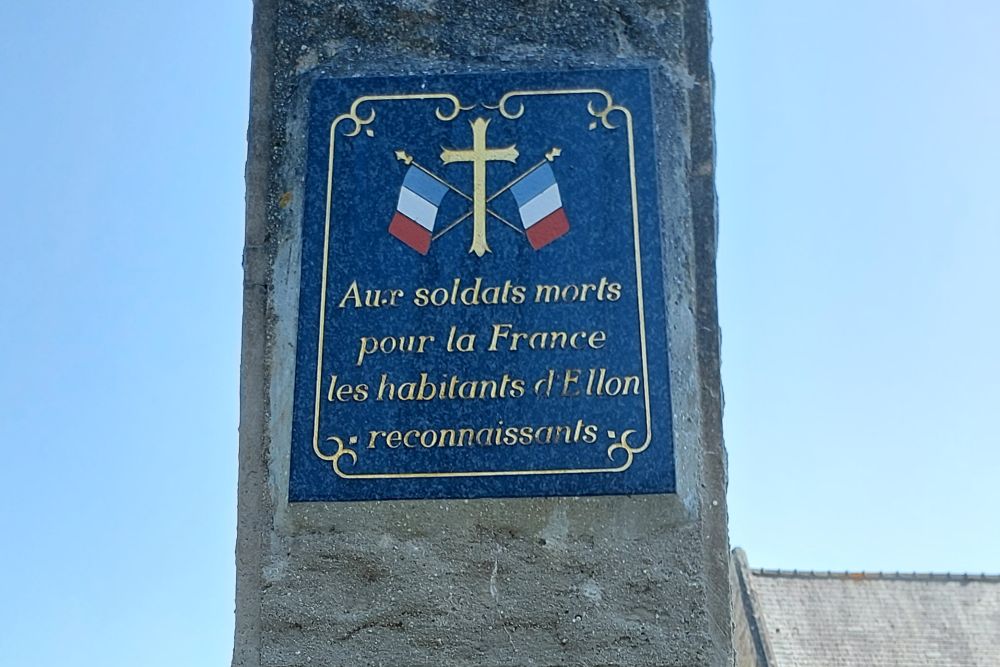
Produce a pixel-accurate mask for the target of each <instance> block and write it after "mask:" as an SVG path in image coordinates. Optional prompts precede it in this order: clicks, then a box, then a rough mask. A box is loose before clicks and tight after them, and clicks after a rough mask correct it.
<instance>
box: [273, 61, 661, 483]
mask: <svg viewBox="0 0 1000 667" xmlns="http://www.w3.org/2000/svg"><path fill="white" fill-rule="evenodd" d="M308 114H309V115H308V138H307V154H306V190H305V193H306V195H305V208H304V212H303V233H302V254H301V285H300V292H299V310H298V342H297V351H296V369H295V395H294V406H293V411H294V414H293V423H292V447H291V469H290V477H289V490H288V496H289V500H291V501H338V500H374V499H401V498H474V497H499V496H553V495H605V494H645V493H671V492H674V491H675V474H674V451H673V428H672V424H671V407H670V391H669V381H668V367H667V342H666V340H665V332H666V331H667V323H666V322H665V312H666V306H665V303H664V292H663V285H664V263H663V259H662V252H663V248H662V244H663V241H662V239H661V232H660V230H661V221H660V219H659V215H660V213H659V211H660V206H659V198H658V197H659V195H658V192H657V182H658V179H657V174H656V168H657V167H656V161H655V147H654V133H653V110H652V101H651V95H650V72H649V71H648V70H646V69H642V68H638V69H600V70H585V71H582V70H581V71H563V72H530V73H529V72H518V73H488V74H475V75H473V74H464V75H428V76H415V77H382V78H323V77H320V78H317V79H316V80H315V81H314V82H313V84H312V89H311V93H310V97H309V102H308Z"/></svg>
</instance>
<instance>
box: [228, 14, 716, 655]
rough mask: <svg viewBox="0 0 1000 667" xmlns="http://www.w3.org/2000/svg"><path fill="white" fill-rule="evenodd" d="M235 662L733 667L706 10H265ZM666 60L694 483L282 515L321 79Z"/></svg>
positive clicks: (680, 390)
mask: <svg viewBox="0 0 1000 667" xmlns="http://www.w3.org/2000/svg"><path fill="white" fill-rule="evenodd" d="M253 39H254V44H253V77H252V105H251V119H250V132H249V158H248V165H247V235H246V248H245V255H244V267H245V283H244V288H245V293H244V299H245V300H244V323H243V325H244V334H243V367H242V384H241V424H240V495H239V503H240V505H239V537H238V545H237V566H238V581H237V626H236V645H235V650H234V659H233V664H234V665H241V666H242V665H246V666H257V665H267V666H271V667H277V666H279V665H280V666H291V665H307V664H314V665H316V664H318V665H608V666H610V665H630V666H648V665H678V666H681V665H683V666H694V665H724V664H731V652H730V609H729V604H730V603H729V587H728V545H727V538H726V516H725V512H726V506H725V461H724V450H723V447H722V436H721V389H720V382H719V332H718V324H717V317H716V310H715V308H716V299H715V246H716V210H715V192H714V184H713V172H714V147H713V136H712V115H711V114H712V109H711V101H712V87H711V73H710V69H709V61H708V40H709V28H708V17H707V12H706V8H705V3H704V2H703V1H692V2H682V1H679V0H676V1H660V2H653V1H650V0H635V1H627V2H606V1H599V0H598V1H589V0H588V1H587V2H570V1H567V0H543V1H540V2H533V3H522V2H518V1H515V0H500V1H496V0H495V1H493V2H482V1H480V0H472V1H466V2H459V1H457V0H454V1H436V2H435V1H434V0H407V1H401V2H397V3H385V2H367V1H362V0H354V1H348V2H323V1H320V0H316V1H307V0H259V1H258V2H257V3H256V5H255V19H254V36H253ZM636 63H640V64H651V65H653V66H654V79H653V84H654V105H655V106H656V108H657V127H656V133H657V150H658V162H659V165H658V166H659V171H660V178H661V199H662V201H661V215H662V219H663V224H664V228H663V235H664V240H665V246H666V248H667V253H666V257H665V258H664V262H665V266H666V269H665V272H666V275H667V276H668V277H669V279H668V281H667V284H666V289H667V295H668V299H667V300H668V323H669V325H668V326H669V331H666V332H664V335H667V336H668V337H669V340H670V365H671V368H670V373H671V395H672V399H673V410H674V416H673V418H674V428H675V446H676V457H677V470H678V494H677V495H675V496H635V497H627V496H618V497H592V498H539V499H530V498H529V499H505V500H496V499H493V500H490V499H487V500H475V501H461V500H459V501H454V500H453V501H402V502H370V503H331V504H322V503H305V504H293V505H289V504H288V503H287V474H288V451H289V438H290V409H291V404H292V374H293V371H294V368H293V366H294V345H295V326H296V325H295V323H296V309H297V296H298V291H297V290H298V265H297V263H298V254H299V243H300V236H299V234H300V225H301V202H302V201H303V197H302V194H303V193H302V187H303V179H302V171H303V169H304V164H303V163H304V139H305V137H304V130H303V128H304V111H305V103H304V100H305V93H306V90H307V88H308V82H309V81H310V80H311V78H312V77H315V76H317V75H320V74H324V73H326V74H334V75H338V76H344V75H360V74H408V73H419V72H452V71H470V70H471V71H475V70H489V69H497V68H510V69H516V68H525V69H529V68H530V69H546V68H548V69H553V68H556V69H561V68H570V67H579V66H594V65H597V66H600V65H607V64H618V65H627V64H636Z"/></svg>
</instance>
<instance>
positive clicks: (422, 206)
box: [389, 165, 448, 255]
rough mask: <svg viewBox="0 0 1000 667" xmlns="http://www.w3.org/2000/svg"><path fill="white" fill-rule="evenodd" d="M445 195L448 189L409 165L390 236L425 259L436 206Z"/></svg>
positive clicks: (429, 243) (390, 226) (429, 245)
mask: <svg viewBox="0 0 1000 667" xmlns="http://www.w3.org/2000/svg"><path fill="white" fill-rule="evenodd" d="M446 192H448V186H446V185H445V184H444V183H441V182H440V181H438V180H436V179H434V178H432V177H431V176H428V175H427V174H425V173H424V172H422V171H421V170H420V169H418V168H417V167H415V166H412V165H411V166H410V168H409V169H408V170H407V171H406V176H404V177H403V187H402V188H400V190H399V203H398V204H396V215H394V216H392V222H391V223H389V233H390V234H392V235H393V236H395V237H396V238H397V239H399V240H400V241H402V242H403V243H405V244H406V245H408V246H410V247H411V248H413V249H414V250H416V251H417V252H419V253H420V254H421V255H426V254H427V251H428V250H430V247H431V234H432V232H433V231H434V221H435V220H436V219H437V212H438V206H439V205H440V204H441V200H442V199H443V198H444V195H445V193H446Z"/></svg>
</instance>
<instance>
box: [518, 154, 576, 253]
mask: <svg viewBox="0 0 1000 667" xmlns="http://www.w3.org/2000/svg"><path fill="white" fill-rule="evenodd" d="M510 190H511V192H512V193H513V194H514V199H516V200H517V207H518V210H519V211H520V213H521V224H522V225H524V231H525V232H526V233H527V235H528V242H529V243H531V247H532V248H534V249H535V250H538V249H539V248H543V247H545V246H547V245H548V244H550V243H552V242H553V241H555V240H556V239H557V238H559V237H560V236H562V235H563V234H565V233H566V232H568V231H569V221H568V220H567V219H566V213H565V212H564V211H563V207H562V198H561V197H560V196H559V185H558V184H557V183H556V176H555V174H553V173H552V167H551V166H550V165H549V164H548V163H546V164H543V165H542V166H540V167H538V168H537V169H535V170H534V171H532V172H530V173H529V174H528V175H527V176H525V177H524V178H522V179H521V180H520V181H518V182H517V183H515V184H514V185H513V186H512V187H511V189H510Z"/></svg>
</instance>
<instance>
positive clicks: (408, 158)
mask: <svg viewBox="0 0 1000 667" xmlns="http://www.w3.org/2000/svg"><path fill="white" fill-rule="evenodd" d="M396 159H397V160H399V161H400V162H403V163H404V164H406V165H407V166H412V167H416V168H417V169H419V170H420V171H422V172H424V173H425V174H427V175H428V176H430V177H431V178H433V179H434V180H435V181H437V182H438V183H440V184H441V185H443V186H445V187H446V188H448V189H449V190H451V191H452V192H454V193H456V194H457V195H459V196H460V197H464V198H465V199H466V200H467V201H472V197H470V196H469V195H467V194H465V193H464V192H462V191H461V190H459V189H458V188H456V187H455V186H454V185H452V184H451V183H449V182H448V181H446V180H444V179H443V178H441V177H440V176H438V175H437V174H435V173H434V172H433V171H431V170H430V169H428V168H427V167H425V166H424V165H422V164H420V163H419V162H417V161H416V160H414V159H413V156H412V155H410V154H409V153H407V152H406V151H402V150H399V151H396ZM543 162H544V160H543ZM539 166H541V165H540V164H539V165H535V166H534V167H532V168H531V169H529V170H528V173H530V172H532V171H534V170H535V169H538V167H539ZM524 176H527V174H522V175H521V178H524ZM515 182H516V181H515ZM508 187H509V186H508ZM501 192H502V190H501ZM496 194H500V193H499V192H498V193H496ZM494 197H496V195H494V196H493V197H491V198H490V199H493V198H494ZM487 201H490V200H489V199H488V200H487ZM486 212H487V213H489V214H490V215H492V216H493V217H494V218H496V219H497V220H499V221H500V222H502V223H503V224H505V225H507V226H508V227H510V228H511V229H513V230H514V231H515V232H519V233H520V234H524V232H523V231H521V229H520V228H519V227H518V226H517V225H515V224H514V223H512V222H510V221H509V220H507V219H506V218H504V217H503V216H501V215H500V214H498V213H496V212H495V211H491V210H490V209H486ZM470 215H472V213H466V214H465V215H463V216H462V217H461V218H459V219H458V220H456V221H454V222H453V223H451V224H450V225H448V226H447V227H446V228H445V229H443V230H442V231H440V232H438V233H437V234H435V235H434V236H432V237H431V240H432V241H433V240H434V239H436V238H438V237H440V236H441V235H442V234H444V233H445V232H447V231H448V230H450V229H451V228H452V227H454V226H455V225H457V224H458V223H460V222H462V221H463V220H465V219H466V218H468V217H469V216H470Z"/></svg>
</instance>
